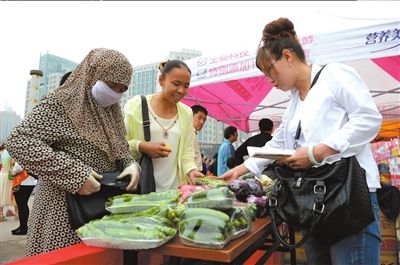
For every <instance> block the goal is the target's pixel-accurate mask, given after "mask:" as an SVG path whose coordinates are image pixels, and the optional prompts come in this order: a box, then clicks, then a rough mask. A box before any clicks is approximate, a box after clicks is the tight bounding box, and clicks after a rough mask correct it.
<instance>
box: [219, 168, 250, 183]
mask: <svg viewBox="0 0 400 265" xmlns="http://www.w3.org/2000/svg"><path fill="white" fill-rule="evenodd" d="M248 172H249V170H248V169H247V168H246V167H245V166H244V164H241V165H239V166H236V167H234V168H232V169H230V170H228V171H227V172H225V173H224V174H223V175H222V176H220V177H218V179H222V180H225V181H227V182H230V181H232V180H235V179H238V178H239V177H240V176H241V175H243V174H246V173H248Z"/></svg>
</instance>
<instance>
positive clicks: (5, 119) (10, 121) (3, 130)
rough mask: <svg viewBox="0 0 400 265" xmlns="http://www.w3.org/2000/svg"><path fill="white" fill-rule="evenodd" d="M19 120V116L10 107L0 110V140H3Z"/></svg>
mask: <svg viewBox="0 0 400 265" xmlns="http://www.w3.org/2000/svg"><path fill="white" fill-rule="evenodd" d="M20 122H21V117H20V116H19V115H18V114H17V113H16V112H15V111H14V110H13V109H12V108H10V107H7V106H6V108H5V110H3V111H0V124H1V127H0V142H4V141H5V140H6V139H7V137H8V136H9V135H10V133H11V131H12V130H13V129H14V127H15V126H16V125H18V124H19V123H20Z"/></svg>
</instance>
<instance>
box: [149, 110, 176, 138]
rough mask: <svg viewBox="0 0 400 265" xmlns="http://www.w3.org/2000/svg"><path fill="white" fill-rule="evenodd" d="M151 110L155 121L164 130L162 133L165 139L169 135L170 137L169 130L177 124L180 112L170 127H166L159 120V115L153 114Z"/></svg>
mask: <svg viewBox="0 0 400 265" xmlns="http://www.w3.org/2000/svg"><path fill="white" fill-rule="evenodd" d="M149 112H150V114H151V116H152V117H153V119H154V121H155V122H156V123H157V124H158V126H160V128H161V129H162V130H163V133H162V135H163V137H164V139H168V137H169V132H168V131H169V130H171V129H172V127H174V125H175V124H176V121H177V120H178V114H176V118H175V120H174V121H173V122H172V124H171V125H170V126H169V127H168V128H165V127H164V126H163V125H162V124H161V123H160V122H159V121H158V120H157V117H156V116H155V114H153V112H152V111H149Z"/></svg>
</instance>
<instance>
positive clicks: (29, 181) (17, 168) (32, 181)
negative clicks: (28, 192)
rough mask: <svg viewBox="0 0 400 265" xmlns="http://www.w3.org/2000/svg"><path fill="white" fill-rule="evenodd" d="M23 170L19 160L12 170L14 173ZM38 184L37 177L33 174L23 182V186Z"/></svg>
mask: <svg viewBox="0 0 400 265" xmlns="http://www.w3.org/2000/svg"><path fill="white" fill-rule="evenodd" d="M22 170H23V168H22V167H21V166H20V164H18V163H17V162H15V165H14V167H13V168H12V170H11V173H12V174H13V175H15V174H18V173H20V172H21V171H22ZM36 184H37V179H35V178H34V177H32V176H30V175H29V176H28V177H27V178H26V179H25V180H23V181H22V182H21V186H35V185H36Z"/></svg>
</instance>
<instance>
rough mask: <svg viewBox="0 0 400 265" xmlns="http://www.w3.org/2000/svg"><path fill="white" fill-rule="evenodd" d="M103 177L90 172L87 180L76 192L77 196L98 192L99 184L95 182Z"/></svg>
mask: <svg viewBox="0 0 400 265" xmlns="http://www.w3.org/2000/svg"><path fill="white" fill-rule="evenodd" d="M102 178H103V176H102V175H99V174H97V173H96V172H95V171H93V170H92V172H90V175H89V177H88V179H87V180H86V181H85V183H84V184H83V186H82V187H81V188H80V189H79V190H78V194H79V195H90V194H92V193H95V192H98V191H99V190H100V183H99V182H98V181H97V180H100V179H102Z"/></svg>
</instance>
